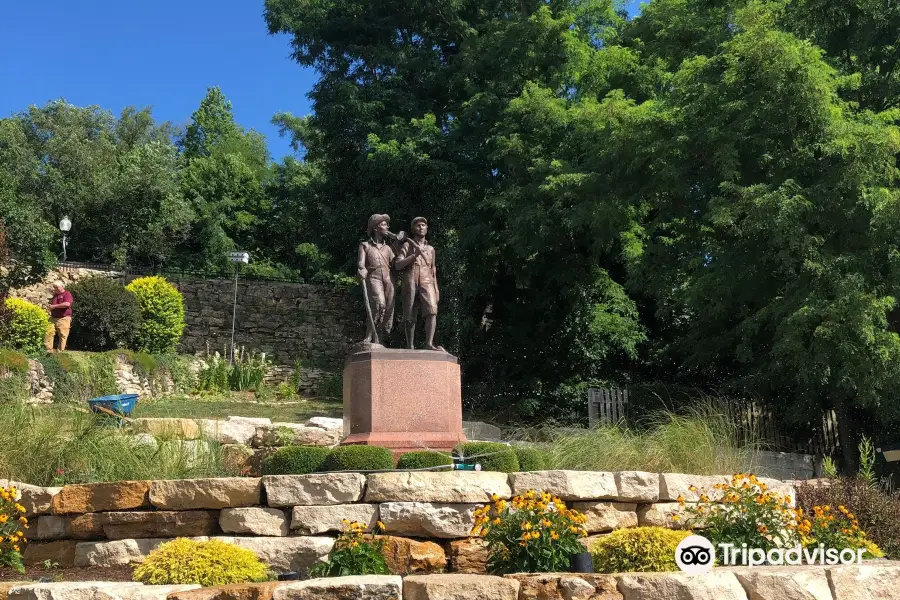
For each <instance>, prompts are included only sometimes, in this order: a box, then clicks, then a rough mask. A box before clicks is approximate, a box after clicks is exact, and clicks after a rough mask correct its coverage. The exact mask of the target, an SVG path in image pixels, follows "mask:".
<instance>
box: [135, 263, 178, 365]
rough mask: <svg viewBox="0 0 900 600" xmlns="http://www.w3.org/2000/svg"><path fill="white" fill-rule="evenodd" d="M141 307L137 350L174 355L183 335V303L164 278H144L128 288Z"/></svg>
mask: <svg viewBox="0 0 900 600" xmlns="http://www.w3.org/2000/svg"><path fill="white" fill-rule="evenodd" d="M125 289H127V290H128V291H130V292H131V293H133V294H134V295H135V296H136V297H137V300H138V304H139V305H140V307H141V319H142V321H141V327H140V330H139V332H138V349H140V350H143V351H144V352H151V353H154V354H166V353H169V352H174V351H175V349H176V348H177V347H178V343H179V342H180V341H181V334H182V333H184V299H183V298H182V296H181V292H179V291H178V290H177V289H176V288H175V286H173V285H172V284H171V283H169V282H168V281H166V280H165V278H164V277H141V278H139V279H135V280H134V281H132V282H131V283H129V284H128V285H127V286H126V288H125Z"/></svg>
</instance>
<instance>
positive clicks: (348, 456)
mask: <svg viewBox="0 0 900 600" xmlns="http://www.w3.org/2000/svg"><path fill="white" fill-rule="evenodd" d="M393 468H394V455H393V454H392V453H391V451H390V450H388V449H387V448H381V447H380V446H362V445H354V446H337V447H336V448H333V449H332V450H331V452H330V453H329V454H328V457H327V458H326V459H325V463H324V464H323V465H322V470H323V471H380V470H384V469H393Z"/></svg>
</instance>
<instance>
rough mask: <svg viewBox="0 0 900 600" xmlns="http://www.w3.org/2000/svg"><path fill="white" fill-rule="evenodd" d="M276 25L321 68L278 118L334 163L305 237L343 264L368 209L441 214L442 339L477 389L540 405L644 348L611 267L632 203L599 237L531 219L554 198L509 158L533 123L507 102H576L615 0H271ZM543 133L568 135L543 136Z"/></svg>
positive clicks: (318, 159)
mask: <svg viewBox="0 0 900 600" xmlns="http://www.w3.org/2000/svg"><path fill="white" fill-rule="evenodd" d="M266 19H267V22H268V24H269V28H270V31H271V32H273V33H277V32H284V33H289V34H291V35H292V37H293V48H294V56H295V58H296V59H297V60H298V62H300V63H301V64H304V65H309V66H314V67H316V68H317V70H318V71H319V73H320V80H319V81H318V83H317V84H316V85H315V87H314V89H313V92H312V93H311V98H312V100H313V103H314V109H315V112H314V114H313V115H312V116H311V117H309V118H307V119H305V120H297V119H284V120H283V121H282V124H283V125H285V127H286V128H288V129H291V130H292V131H293V132H294V134H295V136H296V142H297V144H298V145H302V147H303V148H304V150H305V156H306V160H307V161H308V162H310V163H312V164H314V165H315V166H316V168H317V170H318V172H320V173H321V174H322V177H321V178H320V179H319V180H316V181H315V182H312V188H311V189H310V190H309V192H308V193H307V198H308V199H309V203H308V204H307V206H306V215H307V216H306V218H307V219H308V222H309V223H310V225H311V229H312V232H313V233H314V234H315V233H316V232H318V233H319V235H318V237H314V238H312V239H311V240H310V241H312V242H314V243H316V244H317V245H319V246H320V247H322V248H323V249H324V250H325V251H326V252H328V253H329V254H331V255H332V256H335V257H341V258H342V259H343V264H344V266H345V268H346V267H349V265H350V263H351V262H352V252H353V248H354V246H355V242H356V241H357V240H358V239H359V236H360V233H361V228H362V226H363V224H364V223H365V219H366V218H367V217H368V215H369V214H371V213H373V212H376V211H377V212H382V211H385V212H388V213H389V214H391V215H392V216H393V217H394V218H395V219H399V220H400V224H399V225H398V226H397V227H399V228H406V223H408V222H409V219H410V218H411V217H413V216H417V215H420V214H421V215H425V216H427V217H429V221H430V225H431V229H432V235H433V241H434V243H435V245H436V246H437V248H438V252H439V254H438V257H439V268H440V270H441V271H440V272H441V275H440V277H442V278H443V281H444V283H443V284H442V291H443V294H442V307H443V308H442V310H444V311H445V313H444V314H445V315H448V316H449V318H445V320H443V323H444V324H445V325H444V326H443V327H444V328H443V330H442V331H441V332H439V335H443V337H444V343H447V342H449V345H450V346H451V347H452V348H453V349H454V350H455V351H457V352H459V353H460V354H461V356H462V357H463V359H464V362H463V364H464V365H465V368H466V370H467V375H466V381H467V382H469V384H470V386H469V394H468V396H469V398H484V399H492V400H499V401H500V402H499V403H500V404H501V405H505V406H508V405H509V402H510V401H511V400H512V401H514V402H517V403H518V405H519V407H520V409H522V410H523V411H524V412H525V413H526V414H527V413H534V412H535V411H536V409H537V408H538V406H537V403H536V402H535V400H536V399H540V398H541V397H547V396H548V395H554V394H556V393H557V392H558V390H559V389H560V386H563V385H566V384H573V383H575V384H577V383H578V382H580V381H586V380H590V379H596V378H599V377H601V376H603V375H609V374H610V370H609V369H610V366H611V365H613V364H614V362H615V360H617V359H620V358H622V357H625V356H627V355H628V354H634V353H635V349H636V345H637V343H638V342H639V341H640V340H641V339H642V337H643V332H642V330H641V327H640V326H639V325H638V323H637V311H636V307H635V305H634V303H633V302H632V301H631V300H630V299H629V298H628V296H627V294H626V293H625V292H624V289H623V288H622V286H621V280H617V277H619V276H620V275H621V273H617V272H616V271H615V270H616V268H617V267H618V266H619V265H620V264H621V261H620V260H619V257H618V256H617V247H618V244H619V240H620V237H621V234H622V231H623V229H622V228H625V229H628V228H630V227H632V224H631V217H630V216H629V215H628V214H627V213H628V212H629V209H628V208H627V207H622V210H623V211H624V212H621V211H619V212H620V213H621V214H618V215H617V216H616V217H614V218H613V220H611V221H610V223H609V224H608V226H607V227H605V228H603V231H602V232H601V233H600V235H601V237H600V238H596V239H590V240H588V239H585V238H584V237H579V238H577V239H576V237H575V236H573V235H572V233H573V232H572V231H571V230H570V228H572V227H575V228H579V227H580V226H581V225H580V224H578V225H574V226H573V224H572V220H570V219H563V221H560V222H557V221H556V220H555V216H550V217H548V218H545V219H540V218H537V216H536V214H537V213H538V212H540V208H539V205H538V204H532V202H531V201H532V200H536V199H537V198H538V197H539V196H541V195H542V194H544V193H545V192H543V191H541V190H534V189H530V188H529V186H528V184H522V182H521V180H520V179H519V177H518V176H519V174H520V173H519V172H518V171H517V169H518V168H519V166H521V168H522V169H523V170H525V171H527V170H528V168H529V167H528V166H527V165H525V164H524V163H527V162H528V161H530V160H532V158H533V157H522V156H517V157H514V156H513V154H514V153H515V151H514V150H513V149H511V148H509V147H507V145H506V142H505V141H504V139H503V136H504V133H503V130H504V129H507V130H511V129H514V128H515V126H516V125H525V126H528V125H529V124H528V123H515V124H513V123H510V121H511V120H515V118H516V117H515V115H513V114H512V113H509V112H507V109H508V108H509V107H510V103H511V102H513V101H514V100H515V99H516V98H518V97H520V96H521V95H522V94H523V92H524V91H525V90H526V89H529V88H532V87H537V88H546V89H551V90H552V94H553V95H554V96H555V97H557V98H561V99H567V98H569V96H570V95H571V96H572V97H579V96H580V91H579V87H580V86H581V85H582V84H583V81H582V78H583V77H584V76H585V75H586V69H587V68H588V67H589V65H590V63H591V62H592V61H593V60H595V59H596V58H597V49H598V48H599V47H600V46H602V45H603V44H604V43H605V42H606V41H607V40H606V37H605V36H606V34H607V33H609V32H610V31H612V28H613V27H614V26H615V25H616V24H618V23H620V21H621V16H620V15H618V14H617V13H616V12H615V11H614V10H613V6H612V3H611V2H608V1H591V2H568V1H556V2H550V3H545V2H539V1H521V0H505V1H502V0H501V1H492V2H488V3H484V2H475V1H455V2H450V3H442V4H441V5H440V6H439V7H438V6H436V5H434V4H433V3H430V2H421V1H415V0H408V1H404V2H375V3H371V2H358V1H344V0H329V1H322V2H302V3H296V2H284V1H281V0H269V1H268V2H267V3H266ZM600 62H603V61H602V60H601V61H600ZM599 68H609V69H610V73H609V74H607V75H605V76H604V77H611V76H612V72H621V69H617V68H616V67H615V65H612V64H604V65H602V66H601V67H599ZM601 78H602V77H601ZM638 79H641V77H640V76H638ZM535 128H537V129H540V128H541V124H540V123H538V124H535ZM545 134H546V135H549V136H550V137H551V138H552V139H548V140H546V141H547V143H550V144H552V143H556V144H559V143H560V140H559V135H558V133H557V135H556V136H555V137H554V134H553V133H548V132H546V131H536V132H534V135H535V136H536V137H540V136H543V135H545ZM534 152H535V153H540V152H541V148H536V149H535V150H534ZM543 157H546V154H544V156H543ZM543 157H541V158H543ZM538 160H541V159H538ZM514 162H518V163H519V165H514V164H513V163H514ZM504 163H506V164H504ZM545 168H546V167H545ZM549 168H552V166H550V167H549ZM552 195H553V193H552V192H547V193H546V196H552ZM523 206H527V208H526V211H525V213H523V212H522V211H521V210H520V209H521V208H522V207H523ZM614 212H616V211H614ZM536 221H540V222H539V223H537V228H535V225H536ZM595 232H596V231H595ZM600 248H602V251H600V254H603V256H601V257H599V259H598V254H597V252H594V251H593V249H600ZM575 398H576V399H577V400H580V397H578V396H576V397H575ZM548 408H550V409H552V408H553V407H552V406H551V407H547V406H544V407H543V409H542V410H543V412H545V414H546V410H547V409H548ZM556 408H559V409H562V410H560V411H559V412H560V413H571V408H572V407H571V406H557V407H556Z"/></svg>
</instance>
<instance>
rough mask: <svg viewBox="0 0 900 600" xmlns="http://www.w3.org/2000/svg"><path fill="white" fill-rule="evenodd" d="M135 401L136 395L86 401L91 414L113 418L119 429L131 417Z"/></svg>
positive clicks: (119, 395)
mask: <svg viewBox="0 0 900 600" xmlns="http://www.w3.org/2000/svg"><path fill="white" fill-rule="evenodd" d="M137 400H138V395H137V394H118V395H115V396H102V397H100V398H93V399H92V400H88V406H90V407H91V412H94V413H97V414H101V415H106V416H108V417H112V418H114V419H115V421H116V425H117V426H118V427H121V426H122V425H123V424H124V423H125V422H127V421H128V420H129V418H130V417H131V413H132V411H134V406H135V405H136V404H137Z"/></svg>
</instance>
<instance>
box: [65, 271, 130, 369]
mask: <svg viewBox="0 0 900 600" xmlns="http://www.w3.org/2000/svg"><path fill="white" fill-rule="evenodd" d="M69 291H70V292H71V293H72V300H73V303H72V313H73V315H74V317H75V318H74V319H72V332H71V333H70V336H69V341H70V343H71V345H72V347H73V348H77V349H79V350H91V351H96V352H102V351H104V350H112V349H114V348H133V347H135V345H136V344H137V338H138V331H139V330H140V327H141V306H140V304H138V299H137V298H136V297H135V295H134V294H132V293H131V292H129V291H128V290H126V289H125V287H124V286H123V285H122V284H121V283H119V282H118V281H116V280H114V279H110V278H109V277H91V278H88V279H84V280H82V281H79V282H78V283H76V284H73V285H72V287H71V288H69Z"/></svg>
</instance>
